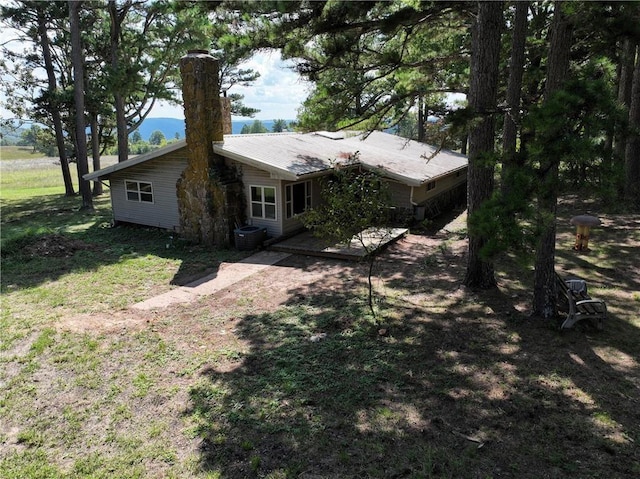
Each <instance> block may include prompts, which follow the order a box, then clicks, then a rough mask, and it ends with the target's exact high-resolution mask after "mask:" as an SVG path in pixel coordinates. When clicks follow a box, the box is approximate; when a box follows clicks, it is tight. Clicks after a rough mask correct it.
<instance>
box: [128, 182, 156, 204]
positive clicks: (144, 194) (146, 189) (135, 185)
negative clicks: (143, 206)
mask: <svg viewBox="0 0 640 479" xmlns="http://www.w3.org/2000/svg"><path fill="white" fill-rule="evenodd" d="M124 194H125V197H126V199H127V201H132V202H134V203H151V204H153V203H154V202H155V199H154V195H153V183H152V182H150V181H138V180H124Z"/></svg>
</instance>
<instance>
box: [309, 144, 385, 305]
mask: <svg viewBox="0 0 640 479" xmlns="http://www.w3.org/2000/svg"><path fill="white" fill-rule="evenodd" d="M357 157H358V154H357V153H356V154H354V155H351V156H350V157H349V158H348V160H347V161H346V162H344V163H336V164H335V165H334V173H333V174H332V175H331V176H330V177H329V178H328V179H325V180H324V181H323V182H322V190H321V199H322V201H321V204H320V205H319V206H318V207H316V208H313V209H310V210H308V211H306V212H305V214H304V215H303V216H302V221H303V223H304V225H305V226H306V227H307V228H309V229H310V230H311V231H312V232H313V234H314V235H315V236H317V237H319V238H323V239H326V240H330V241H332V242H336V243H339V244H345V245H351V244H353V243H354V242H355V244H359V245H360V246H362V247H363V248H364V250H365V258H366V260H367V261H368V264H369V271H368V285H369V309H370V310H371V314H372V315H373V316H375V315H376V313H375V309H374V306H373V283H372V275H373V267H374V264H375V251H376V250H377V249H379V248H380V247H381V246H382V245H383V244H384V243H385V242H386V241H387V240H388V239H389V237H390V235H391V228H390V226H389V224H390V219H391V215H390V211H391V195H390V193H389V190H388V186H387V183H386V182H385V181H383V180H382V177H381V175H380V174H379V173H378V172H375V171H364V170H361V169H360V168H359V165H358V161H357Z"/></svg>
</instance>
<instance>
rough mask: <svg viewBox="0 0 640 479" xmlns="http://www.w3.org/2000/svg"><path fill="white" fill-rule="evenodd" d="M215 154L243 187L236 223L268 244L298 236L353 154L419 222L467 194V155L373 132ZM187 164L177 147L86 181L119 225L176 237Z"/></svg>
mask: <svg viewBox="0 0 640 479" xmlns="http://www.w3.org/2000/svg"><path fill="white" fill-rule="evenodd" d="M213 150H214V152H215V153H216V155H219V156H220V157H222V158H224V163H225V166H226V167H228V168H229V169H231V170H235V171H236V172H237V173H238V176H239V177H240V178H241V180H242V184H243V189H244V190H243V195H244V198H245V205H246V206H245V211H244V214H243V215H241V216H242V217H243V218H242V219H241V218H238V220H240V221H242V222H243V223H245V224H249V225H254V226H260V227H263V228H266V229H267V234H268V235H269V236H271V237H279V236H283V235H287V234H290V233H292V232H294V231H296V230H298V229H300V227H301V223H300V220H299V218H298V214H299V213H301V212H303V211H304V210H305V209H306V208H307V207H312V206H314V205H316V204H317V202H318V201H319V198H320V188H321V183H320V181H319V179H320V178H322V177H323V176H326V175H328V174H330V173H331V171H332V168H333V166H334V161H339V160H341V159H345V158H347V157H349V156H351V155H353V154H355V153H356V152H357V153H358V160H359V164H360V165H361V166H362V167H363V168H366V169H376V170H378V171H379V172H380V173H381V174H382V175H383V176H384V177H385V178H386V179H387V181H388V183H389V187H390V188H389V190H390V192H391V197H392V203H393V206H395V207H396V208H403V209H407V210H410V211H411V212H413V213H414V214H417V215H418V216H424V209H423V208H427V207H431V209H434V208H436V207H438V206H437V203H438V202H443V203H445V204H446V203H450V202H451V201H452V200H459V199H460V197H462V198H464V193H465V188H466V169H467V158H466V157H465V156H464V155H460V154H458V153H454V152H451V151H439V152H437V153H436V154H435V155H434V152H435V148H434V147H432V146H429V145H425V144H422V143H418V142H415V141H408V140H406V139H404V138H401V137H398V136H395V135H391V134H388V133H383V132H378V131H374V132H372V133H371V134H369V135H368V136H365V135H362V134H355V135H349V134H348V133H327V132H315V133H272V134H268V133H267V134H255V135H226V136H224V142H223V143H220V144H216V145H214V146H213ZM432 156H433V157H432ZM187 162H188V152H187V144H186V141H184V140H182V141H178V142H175V143H172V144H170V145H168V146H166V147H164V148H160V149H158V150H155V151H153V152H150V153H147V154H144V155H140V156H137V157H134V158H131V159H130V160H128V161H125V162H122V163H116V164H114V165H111V166H109V167H107V168H104V169H102V170H100V171H96V172H94V173H90V174H88V175H86V176H85V178H87V179H89V180H98V179H100V180H105V179H106V180H108V181H109V186H110V188H111V202H112V207H113V216H114V220H115V221H116V222H127V223H138V224H143V225H148V226H157V227H160V228H166V229H171V230H175V231H180V213H179V207H178V201H177V196H176V184H177V182H178V180H179V179H180V177H181V175H182V172H183V171H184V169H185V168H186V166H187ZM416 211H417V213H416Z"/></svg>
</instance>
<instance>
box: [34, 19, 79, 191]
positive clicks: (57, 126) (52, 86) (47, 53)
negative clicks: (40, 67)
mask: <svg viewBox="0 0 640 479" xmlns="http://www.w3.org/2000/svg"><path fill="white" fill-rule="evenodd" d="M38 36H39V37H40V38H39V39H40V47H41V48H42V57H43V59H44V65H45V70H46V71H47V80H48V91H49V102H50V107H51V111H50V113H51V119H52V120H53V130H54V132H55V135H56V146H57V147H58V157H59V158H60V168H61V169H62V180H63V181H64V191H65V196H75V194H76V192H75V190H74V188H73V181H72V180H71V170H70V169H69V159H68V158H67V148H66V145H65V142H64V129H63V127H62V117H61V115H60V107H59V105H58V99H57V93H58V92H57V90H58V83H57V80H56V74H55V71H54V67H53V59H52V57H51V46H50V45H49V35H48V33H47V25H46V23H45V18H44V16H43V14H42V12H41V11H40V10H38Z"/></svg>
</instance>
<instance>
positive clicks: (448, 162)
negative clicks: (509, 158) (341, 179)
mask: <svg viewBox="0 0 640 479" xmlns="http://www.w3.org/2000/svg"><path fill="white" fill-rule="evenodd" d="M213 149H214V151H215V152H216V153H218V154H220V155H223V156H226V157H229V158H232V159H234V160H236V161H239V162H241V163H245V164H250V165H252V166H255V167H257V168H261V169H266V170H267V171H269V172H270V173H271V174H272V175H274V176H276V177H278V178H282V179H286V180H291V181H295V180H300V179H303V178H305V177H308V176H314V175H317V174H319V173H322V172H324V171H326V170H330V169H331V168H333V165H334V163H335V162H340V161H343V162H344V161H346V160H347V159H348V158H350V157H352V156H353V155H354V154H356V153H358V155H357V159H358V161H359V163H360V164H362V165H364V166H365V167H366V168H369V169H379V170H381V171H382V173H383V174H384V175H385V176H387V177H389V178H392V179H395V180H397V181H400V182H402V183H405V184H407V185H410V186H420V185H422V184H424V183H427V182H429V181H431V180H433V179H435V178H437V177H439V176H444V175H446V174H449V173H451V172H452V171H455V170H458V169H461V168H464V167H466V166H467V163H468V160H467V157H466V156H464V155H461V154H459V153H455V152H452V151H448V150H440V151H437V149H436V148H435V147H434V146H430V145H426V144H424V143H418V142H417V141H412V140H407V139H405V138H401V137H399V136H396V135H391V134H389V133H383V132H380V131H374V132H372V133H371V134H369V135H368V136H367V135H364V134H357V133H351V134H350V133H348V132H337V133H329V132H315V133H274V134H256V135H231V136H226V137H225V139H224V143H222V144H217V145H214V147H213Z"/></svg>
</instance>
